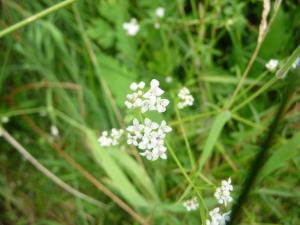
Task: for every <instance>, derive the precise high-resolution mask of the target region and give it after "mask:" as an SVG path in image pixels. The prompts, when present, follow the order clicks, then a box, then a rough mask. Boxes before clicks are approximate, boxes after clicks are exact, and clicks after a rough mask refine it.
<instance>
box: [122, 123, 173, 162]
mask: <svg viewBox="0 0 300 225" xmlns="http://www.w3.org/2000/svg"><path fill="white" fill-rule="evenodd" d="M127 131H128V132H129V133H128V134H127V144H129V145H135V146H137V147H138V148H139V149H140V150H143V152H142V153H140V155H142V156H145V157H146V158H147V159H148V160H151V161H155V160H157V159H158V158H161V159H167V154H166V151H167V148H166V147H165V144H164V138H165V136H166V133H169V132H171V131H172V128H171V127H169V126H168V125H167V123H166V121H164V120H163V121H162V122H161V124H160V125H159V124H157V123H155V122H153V121H151V120H150V119H148V118H146V119H145V120H144V123H143V124H142V123H139V121H138V120H137V119H134V120H133V122H132V125H131V126H129V127H128V128H127Z"/></svg>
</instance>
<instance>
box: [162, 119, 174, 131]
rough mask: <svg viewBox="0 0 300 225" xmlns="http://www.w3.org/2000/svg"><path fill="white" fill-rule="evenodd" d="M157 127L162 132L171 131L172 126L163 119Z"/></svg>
mask: <svg viewBox="0 0 300 225" xmlns="http://www.w3.org/2000/svg"><path fill="white" fill-rule="evenodd" d="M159 129H160V130H161V131H162V132H164V133H169V132H171V131H172V128H171V127H169V126H168V125H167V122H166V121H165V120H163V121H162V122H161V124H160V126H159Z"/></svg>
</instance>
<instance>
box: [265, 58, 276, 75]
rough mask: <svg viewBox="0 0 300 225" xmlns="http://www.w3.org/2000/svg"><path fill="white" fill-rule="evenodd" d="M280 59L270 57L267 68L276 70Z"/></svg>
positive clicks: (272, 70)
mask: <svg viewBox="0 0 300 225" xmlns="http://www.w3.org/2000/svg"><path fill="white" fill-rule="evenodd" d="M278 63H279V61H278V60H277V59H270V60H269V62H268V63H266V68H267V69H268V70H269V71H270V72H274V71H275V70H276V68H277V66H278Z"/></svg>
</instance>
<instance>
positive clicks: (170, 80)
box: [165, 76, 173, 84]
mask: <svg viewBox="0 0 300 225" xmlns="http://www.w3.org/2000/svg"><path fill="white" fill-rule="evenodd" d="M165 81H166V83H168V84H170V83H172V82H173V77H171V76H167V77H166V78H165Z"/></svg>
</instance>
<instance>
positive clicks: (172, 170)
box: [0, 0, 300, 225]
mask: <svg viewBox="0 0 300 225" xmlns="http://www.w3.org/2000/svg"><path fill="white" fill-rule="evenodd" d="M60 2H61V1H58V0H43V1H30V0H24V1H17V0H10V1H8V0H6V1H5V0H4V1H2V3H1V7H2V8H1V19H0V27H1V30H2V29H4V28H6V27H9V26H10V25H13V24H15V23H17V22H19V21H21V20H23V19H24V18H27V17H28V16H30V15H34V14H36V13H38V12H41V11H43V10H45V9H46V8H48V7H51V6H54V5H55V4H57V3H60ZM271 2H272V6H274V1H271ZM159 6H163V7H164V8H165V10H166V13H165V16H164V18H157V17H156V16H155V9H156V8H157V7H159ZM261 11H262V1H257V0H254V1H238V0H234V1H229V0H218V1H215V0H213V1H195V0H190V1H189V0H176V1H175V0H164V1H160V0H153V1H148V0H138V1H129V0H98V1H93V0H87V1H80V0H77V1H76V3H74V4H72V5H68V6H65V7H62V8H60V9H58V10H56V11H53V12H51V13H49V14H47V15H45V16H44V17H43V18H40V19H39V20H37V21H35V22H30V23H29V24H27V25H26V26H22V27H19V28H18V29H16V30H14V32H12V33H10V34H7V35H5V36H3V37H2V38H1V39H0V41H1V42H0V50H1V53H2V54H1V55H0V59H1V60H0V127H1V126H3V127H4V128H5V129H6V130H7V131H8V132H9V133H10V134H11V135H12V136H14V137H15V138H16V139H17V140H18V141H19V142H20V143H21V144H22V145H23V146H24V147H25V148H26V149H27V150H28V151H29V152H30V153H31V154H32V155H33V156H34V157H35V158H36V159H37V160H38V161H39V162H40V163H42V164H43V165H44V166H45V167H47V168H48V169H49V170H50V171H52V172H53V173H54V174H55V175H56V176H57V177H59V178H60V179H62V180H63V181H65V182H66V183H68V184H69V185H71V186H72V187H74V188H76V189H78V190H79V191H81V192H83V193H85V194H87V195H89V196H91V197H92V198H94V199H97V200H98V201H101V202H103V203H104V205H105V207H104V208H97V207H96V206H94V205H91V204H90V203H88V202H85V201H84V200H82V199H80V198H77V197H75V196H72V195H70V194H69V193H68V192H65V191H64V190H63V189H61V188H60V187H58V186H56V185H55V184H53V183H52V182H51V181H50V180H49V178H48V177H46V176H43V175H42V174H41V173H40V172H39V171H38V170H36V169H35V168H34V167H32V165H31V164H29V162H28V161H26V160H24V159H23V158H22V156H20V155H19V154H18V153H17V151H15V150H14V148H13V147H12V146H10V145H9V144H8V143H7V142H6V141H5V139H4V138H3V137H0V150H1V151H0V170H1V173H0V212H1V213H0V223H3V224H17V225H21V224H49V225H57V224H70V225H71V224H80V225H82V224H83V225H89V224H93V225H94V224H95V225H96V224H97V225H102V224H124V225H129V224H139V223H140V221H138V220H137V219H136V218H134V216H132V215H130V213H129V214H128V211H126V210H124V207H122V206H120V203H118V202H116V201H114V200H113V199H112V198H111V196H109V195H107V194H105V193H104V192H103V191H100V190H99V189H98V188H96V187H95V185H94V184H92V182H91V181H90V180H89V179H87V177H86V176H84V175H83V174H84V173H82V171H80V169H78V168H76V167H74V165H72V163H70V161H68V160H66V158H65V157H64V154H66V155H67V156H68V157H71V158H72V159H74V160H75V161H76V162H77V163H78V164H79V165H81V166H82V168H84V169H85V170H86V171H88V173H89V174H90V175H91V176H93V177H94V178H95V179H96V180H98V181H99V182H101V184H103V185H104V186H105V187H106V188H108V190H110V191H111V192H112V193H113V194H114V195H116V196H118V197H119V198H120V199H121V200H123V201H124V203H125V204H126V205H127V206H128V207H130V208H131V209H132V210H134V212H136V213H137V214H138V215H139V216H141V217H142V218H143V219H146V221H147V223H146V224H178V225H179V224H201V221H205V219H206V216H207V213H208V211H207V210H210V209H213V207H215V206H216V201H215V200H214V198H213V194H214V190H215V186H216V185H217V184H219V183H220V181H221V180H222V179H226V178H228V177H231V179H232V180H233V184H234V197H235V198H236V197H237V195H238V192H239V190H240V189H241V187H242V184H243V181H244V180H245V176H246V175H247V172H248V169H249V165H251V163H252V160H253V159H254V158H255V155H256V153H257V150H258V149H260V146H261V143H262V141H263V140H264V138H265V134H266V133H267V131H268V129H269V125H270V124H271V123H272V121H273V118H274V115H275V113H276V110H277V107H278V105H279V103H280V102H281V101H289V103H290V104H289V106H288V108H287V109H286V112H285V116H284V120H283V121H282V122H281V123H280V124H279V125H280V128H279V130H280V131H279V132H278V133H277V134H276V138H275V139H274V140H272V148H271V149H270V151H269V152H270V155H269V158H268V160H267V162H266V164H265V165H264V167H263V169H262V172H261V174H260V176H259V181H260V182H257V185H256V186H255V188H254V189H253V190H252V194H251V196H250V199H249V205H246V206H245V207H244V214H243V217H242V218H243V224H261V223H268V224H286V225H296V224H299V221H300V217H299V210H298V207H297V206H298V204H299V198H300V196H299V192H300V189H299V180H300V175H299V174H300V173H299V171H300V154H299V143H300V136H299V132H300V120H299V110H300V109H299V99H300V94H299V87H296V91H295V93H294V95H293V96H292V98H291V99H289V100H288V99H282V96H283V92H282V90H283V89H284V82H281V81H282V80H278V79H276V75H275V73H270V72H266V70H265V63H266V62H268V61H269V59H271V58H274V59H279V60H280V63H279V69H278V71H279V72H280V74H286V75H287V76H289V73H288V72H289V71H290V69H291V66H292V63H293V62H294V60H295V58H296V57H298V56H299V49H300V47H299V46H298V45H299V40H300V23H299V15H300V5H299V4H297V3H296V2H295V1H292V0H288V1H283V3H282V5H281V6H280V9H279V11H278V14H277V15H276V17H275V19H274V21H273V23H272V26H271V28H270V30H269V33H268V34H267V36H266V38H265V40H264V42H263V44H262V47H261V49H260V51H259V53H258V56H257V57H256V58H255V61H254V64H253V66H252V68H251V69H250V72H249V74H248V76H247V77H246V79H245V82H244V85H243V86H242V88H241V90H240V91H239V92H238V94H237V96H236V98H235V99H234V101H233V105H232V107H230V108H226V103H228V101H229V99H230V98H231V97H232V93H233V92H234V90H235V88H236V86H237V85H238V83H239V82H240V80H241V76H242V74H243V72H244V70H245V67H246V65H247V63H248V62H249V59H250V58H251V55H252V53H253V51H254V49H255V46H256V41H257V35H258V27H259V23H260V19H261ZM272 12H273V11H272ZM272 12H271V14H270V15H269V17H268V21H269V20H270V19H271V17H272ZM132 17H135V18H137V19H138V21H139V24H140V31H139V33H138V34H137V35H136V36H134V37H130V36H128V35H127V34H126V32H125V31H124V30H123V23H124V22H128V21H129V20H130V19H131V18H132ZM157 22H159V23H160V29H155V28H154V24H155V23H157ZM0 32H1V31H0ZM167 76H171V77H172V78H173V82H172V83H167V82H166V80H165V79H166V77H167ZM153 78H155V79H157V80H159V81H160V83H161V87H162V89H163V90H165V91H166V94H165V95H166V98H168V99H170V100H171V103H170V105H169V106H168V110H167V112H166V113H164V114H162V115H157V114H155V113H147V114H146V116H147V117H149V118H152V119H154V120H155V121H161V120H162V119H164V120H166V121H167V122H168V124H170V125H171V126H172V128H173V131H172V133H171V134H170V137H169V138H168V141H169V142H170V143H171V144H170V146H172V147H173V148H174V153H175V157H176V159H177V160H178V162H179V164H178V163H176V162H175V161H173V158H172V157H171V155H170V153H168V160H158V161H155V162H150V161H147V160H144V158H142V162H141V161H140V160H139V159H138V157H137V154H136V150H135V149H131V148H129V147H128V146H127V145H121V146H117V147H114V148H109V149H104V148H102V147H101V146H100V145H99V143H98V142H97V137H98V135H99V133H100V132H101V131H103V130H108V129H111V128H113V127H116V128H120V127H121V128H123V126H124V125H125V126H126V125H128V124H129V123H130V122H131V120H132V119H133V117H134V116H136V117H139V114H134V115H132V114H128V111H127V110H126V109H125V107H124V100H125V98H126V95H127V94H128V93H129V85H130V84H131V83H132V82H137V81H145V82H146V83H148V82H149V81H150V80H151V79H153ZM295 83H296V82H295ZM183 86H186V87H188V88H189V89H190V90H191V92H192V95H193V96H194V97H195V104H194V105H193V106H192V107H188V108H184V109H183V110H180V112H179V113H178V112H177V113H176V111H175V110H174V108H175V107H176V105H175V104H176V101H177V100H176V97H174V96H176V95H177V93H178V90H179V89H180V88H181V87H183ZM119 116H121V119H122V121H119ZM5 117H8V118H9V122H8V123H4V122H2V119H3V118H5ZM28 119H30V121H29V120H28ZM123 123H125V124H123ZM51 125H55V126H56V127H57V128H58V130H59V132H60V134H59V136H58V137H53V135H51V131H50V130H51V129H50V127H51ZM41 131H42V132H44V133H45V134H46V135H43V133H42V132H41ZM123 141H125V140H123ZM57 148H59V149H61V150H62V152H63V153H62V152H59V151H57ZM55 149H56V151H55ZM179 165H180V166H179ZM189 179H192V181H193V184H194V187H193V185H191V182H190V181H189ZM193 196H198V197H199V200H202V199H203V202H200V207H201V208H200V210H199V212H198V211H197V212H191V213H187V212H186V210H185V209H184V208H183V207H182V205H181V203H182V202H181V200H185V199H187V198H190V197H193Z"/></svg>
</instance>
